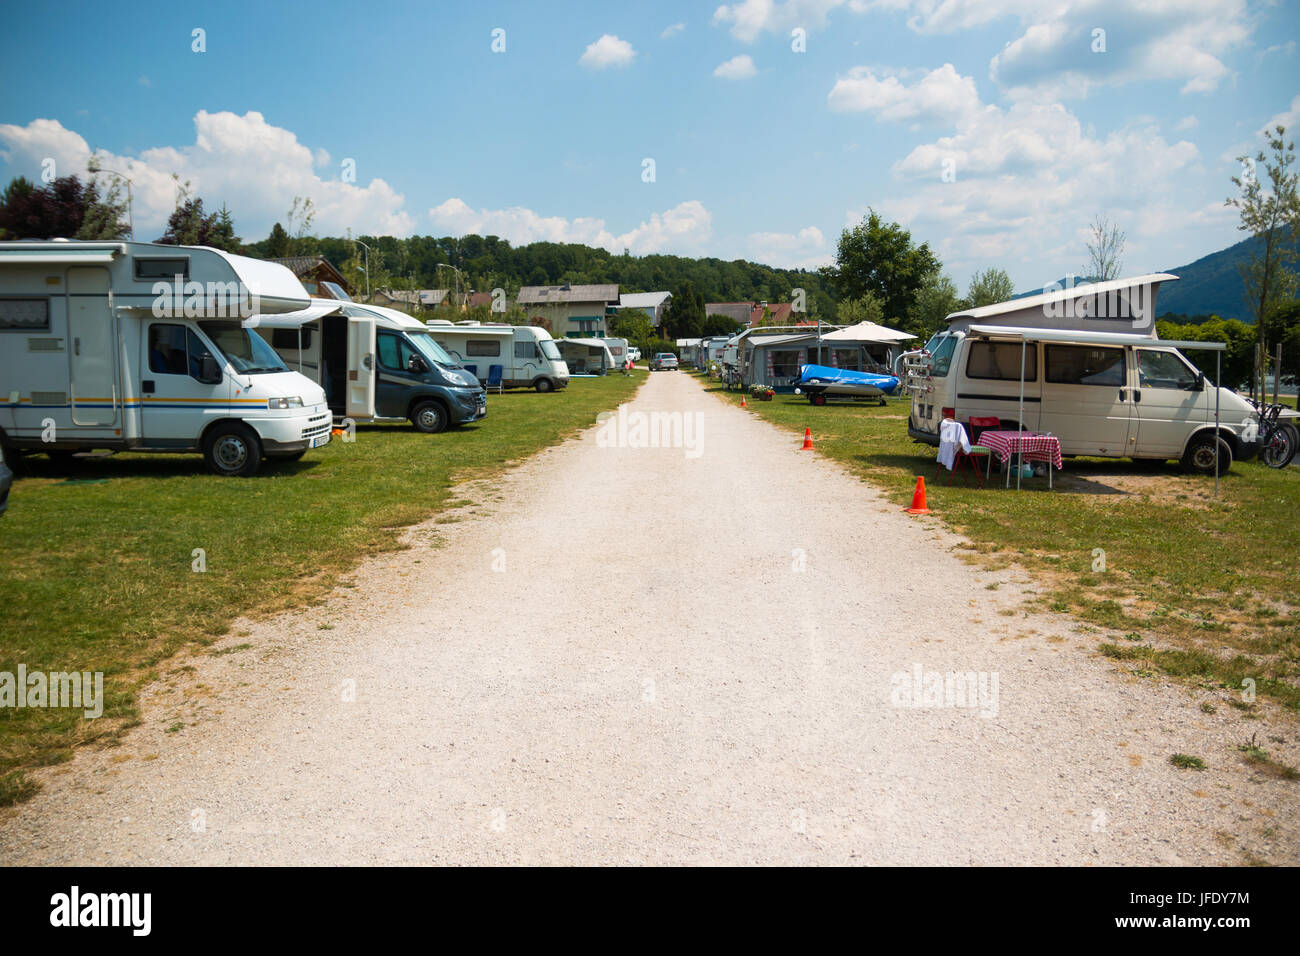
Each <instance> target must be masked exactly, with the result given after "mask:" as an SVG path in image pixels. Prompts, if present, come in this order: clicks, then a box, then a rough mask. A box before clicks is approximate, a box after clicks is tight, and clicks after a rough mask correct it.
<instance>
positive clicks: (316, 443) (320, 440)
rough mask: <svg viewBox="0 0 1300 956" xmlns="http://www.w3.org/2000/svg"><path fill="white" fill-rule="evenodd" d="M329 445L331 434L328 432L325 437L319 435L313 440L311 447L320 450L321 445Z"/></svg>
mask: <svg viewBox="0 0 1300 956" xmlns="http://www.w3.org/2000/svg"><path fill="white" fill-rule="evenodd" d="M329 443H330V433H329V432H326V433H325V434H324V435H317V436H316V437H315V438H313V439H312V440H311V447H312V448H319V447H320V446H321V445H328V444H329Z"/></svg>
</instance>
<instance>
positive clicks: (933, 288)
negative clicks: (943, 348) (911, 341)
mask: <svg viewBox="0 0 1300 956" xmlns="http://www.w3.org/2000/svg"><path fill="white" fill-rule="evenodd" d="M967 305H968V303H967V302H966V301H965V300H964V299H962V298H961V296H960V295H959V294H958V293H957V283H955V282H953V281H952V279H951V278H949V277H948V276H946V275H944V274H943V273H941V272H938V271H936V272H933V273H931V274H930V275H929V276H927V277H926V280H925V284H924V285H922V286H921V288H920V289H919V290H918V291H917V293H916V301H915V303H914V304H913V306H912V311H911V312H909V313H908V314H907V316H906V317H905V318H904V319H903V321H902V322H901V323H900V324H899V326H898V328H899V329H900V330H901V331H903V332H911V333H912V334H913V335H915V336H917V337H918V338H919V339H921V341H922V342H925V341H926V340H928V339H929V338H930V336H931V335H933V334H934V333H935V332H938V331H939V330H940V329H942V328H944V326H945V325H946V324H947V323H946V320H947V318H948V316H950V315H952V313H954V312H958V311H960V310H962V309H964V308H966V307H967Z"/></svg>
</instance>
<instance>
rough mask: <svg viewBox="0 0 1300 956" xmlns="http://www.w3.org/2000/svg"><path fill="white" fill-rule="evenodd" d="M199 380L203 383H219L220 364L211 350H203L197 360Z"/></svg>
mask: <svg viewBox="0 0 1300 956" xmlns="http://www.w3.org/2000/svg"><path fill="white" fill-rule="evenodd" d="M199 381H200V382H202V383H203V384H204V385H220V384H221V366H220V365H218V364H217V360H216V359H215V358H213V356H212V353H211V352H204V353H203V357H202V358H201V359H200V360H199Z"/></svg>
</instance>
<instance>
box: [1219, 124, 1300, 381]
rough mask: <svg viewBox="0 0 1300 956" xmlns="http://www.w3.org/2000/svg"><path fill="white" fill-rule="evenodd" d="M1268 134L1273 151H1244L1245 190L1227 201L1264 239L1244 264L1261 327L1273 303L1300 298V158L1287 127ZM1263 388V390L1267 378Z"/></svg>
mask: <svg viewBox="0 0 1300 956" xmlns="http://www.w3.org/2000/svg"><path fill="white" fill-rule="evenodd" d="M1264 135H1265V138H1266V140H1267V142H1268V148H1269V150H1270V151H1271V153H1272V155H1271V156H1266V155H1265V153H1264V151H1263V150H1260V151H1259V153H1258V154H1257V155H1256V156H1255V158H1254V160H1251V158H1250V157H1249V156H1238V157H1237V161H1238V162H1239V163H1241V170H1242V171H1241V175H1239V176H1233V177H1232V184H1233V185H1234V186H1236V187H1237V189H1238V190H1239V191H1240V193H1241V194H1240V195H1239V196H1236V197H1229V198H1228V200H1227V205H1229V206H1233V207H1235V208H1236V209H1237V211H1238V212H1239V213H1240V214H1241V222H1240V223H1239V224H1238V226H1237V228H1238V229H1240V230H1242V231H1243V232H1249V233H1250V234H1251V235H1252V236H1255V237H1256V238H1258V239H1259V240H1260V241H1259V243H1258V244H1257V245H1256V247H1255V252H1254V254H1253V255H1252V256H1251V257H1250V258H1249V259H1247V260H1246V261H1245V262H1243V263H1242V264H1241V279H1242V283H1243V285H1244V286H1245V287H1246V297H1247V301H1248V302H1250V303H1251V306H1252V309H1253V311H1254V313H1255V322H1256V325H1257V326H1259V327H1260V329H1261V331H1263V325H1264V323H1265V320H1266V318H1267V317H1268V314H1269V312H1270V311H1271V310H1272V309H1273V307H1274V306H1276V305H1278V304H1279V303H1281V302H1283V301H1285V300H1287V299H1291V298H1294V297H1295V292H1296V275H1295V271H1294V269H1293V268H1292V263H1294V262H1295V244H1296V235H1297V230H1298V229H1300V194H1298V193H1297V189H1296V173H1295V172H1294V171H1293V170H1292V168H1291V167H1292V165H1293V164H1294V163H1295V143H1294V142H1291V143H1288V142H1286V140H1285V138H1284V137H1285V135H1286V127H1285V126H1281V125H1279V126H1276V127H1274V128H1273V131H1272V132H1266V133H1265V134H1264ZM1259 166H1263V167H1264V172H1265V174H1266V176H1267V178H1268V185H1267V187H1265V185H1264V184H1263V183H1262V182H1261V180H1260V176H1259V172H1258V167H1259ZM1260 344H1261V345H1262V346H1263V347H1264V351H1265V352H1266V353H1267V351H1268V348H1269V344H1270V343H1269V341H1268V339H1267V338H1266V337H1262V338H1261V340H1260ZM1260 388H1261V390H1262V389H1263V384H1262V383H1261V384H1260ZM1252 390H1253V376H1252Z"/></svg>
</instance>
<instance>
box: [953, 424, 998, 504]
mask: <svg viewBox="0 0 1300 956" xmlns="http://www.w3.org/2000/svg"><path fill="white" fill-rule="evenodd" d="M1001 427H1002V422H1001V420H1000V419H998V418H996V417H994V416H992V415H988V416H979V415H976V416H973V417H972V418H971V420H970V442H971V445H970V451H969V452H963V451H961V450H960V449H958V451H957V461H956V462H954V463H953V469H954V470H956V466H957V465H959V464H961V459H962V458H965V459H967V460H968V461H970V466H971V468H972V469H973V470H974V471H975V473H976V474H977V475H978V474H979V469H978V468H976V467H975V461H974V459H976V458H979V457H981V456H983V458H984V471H985V474H987V473H988V472H989V471H990V470H991V466H992V463H993V449H991V448H989V447H988V446H987V445H981V444H980V443H979V440H980V435H982V434H984V433H985V432H987V431H996V430H997V429H999V428H1001ZM980 487H981V488H982V487H984V481H983V478H982V477H981V479H980Z"/></svg>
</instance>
